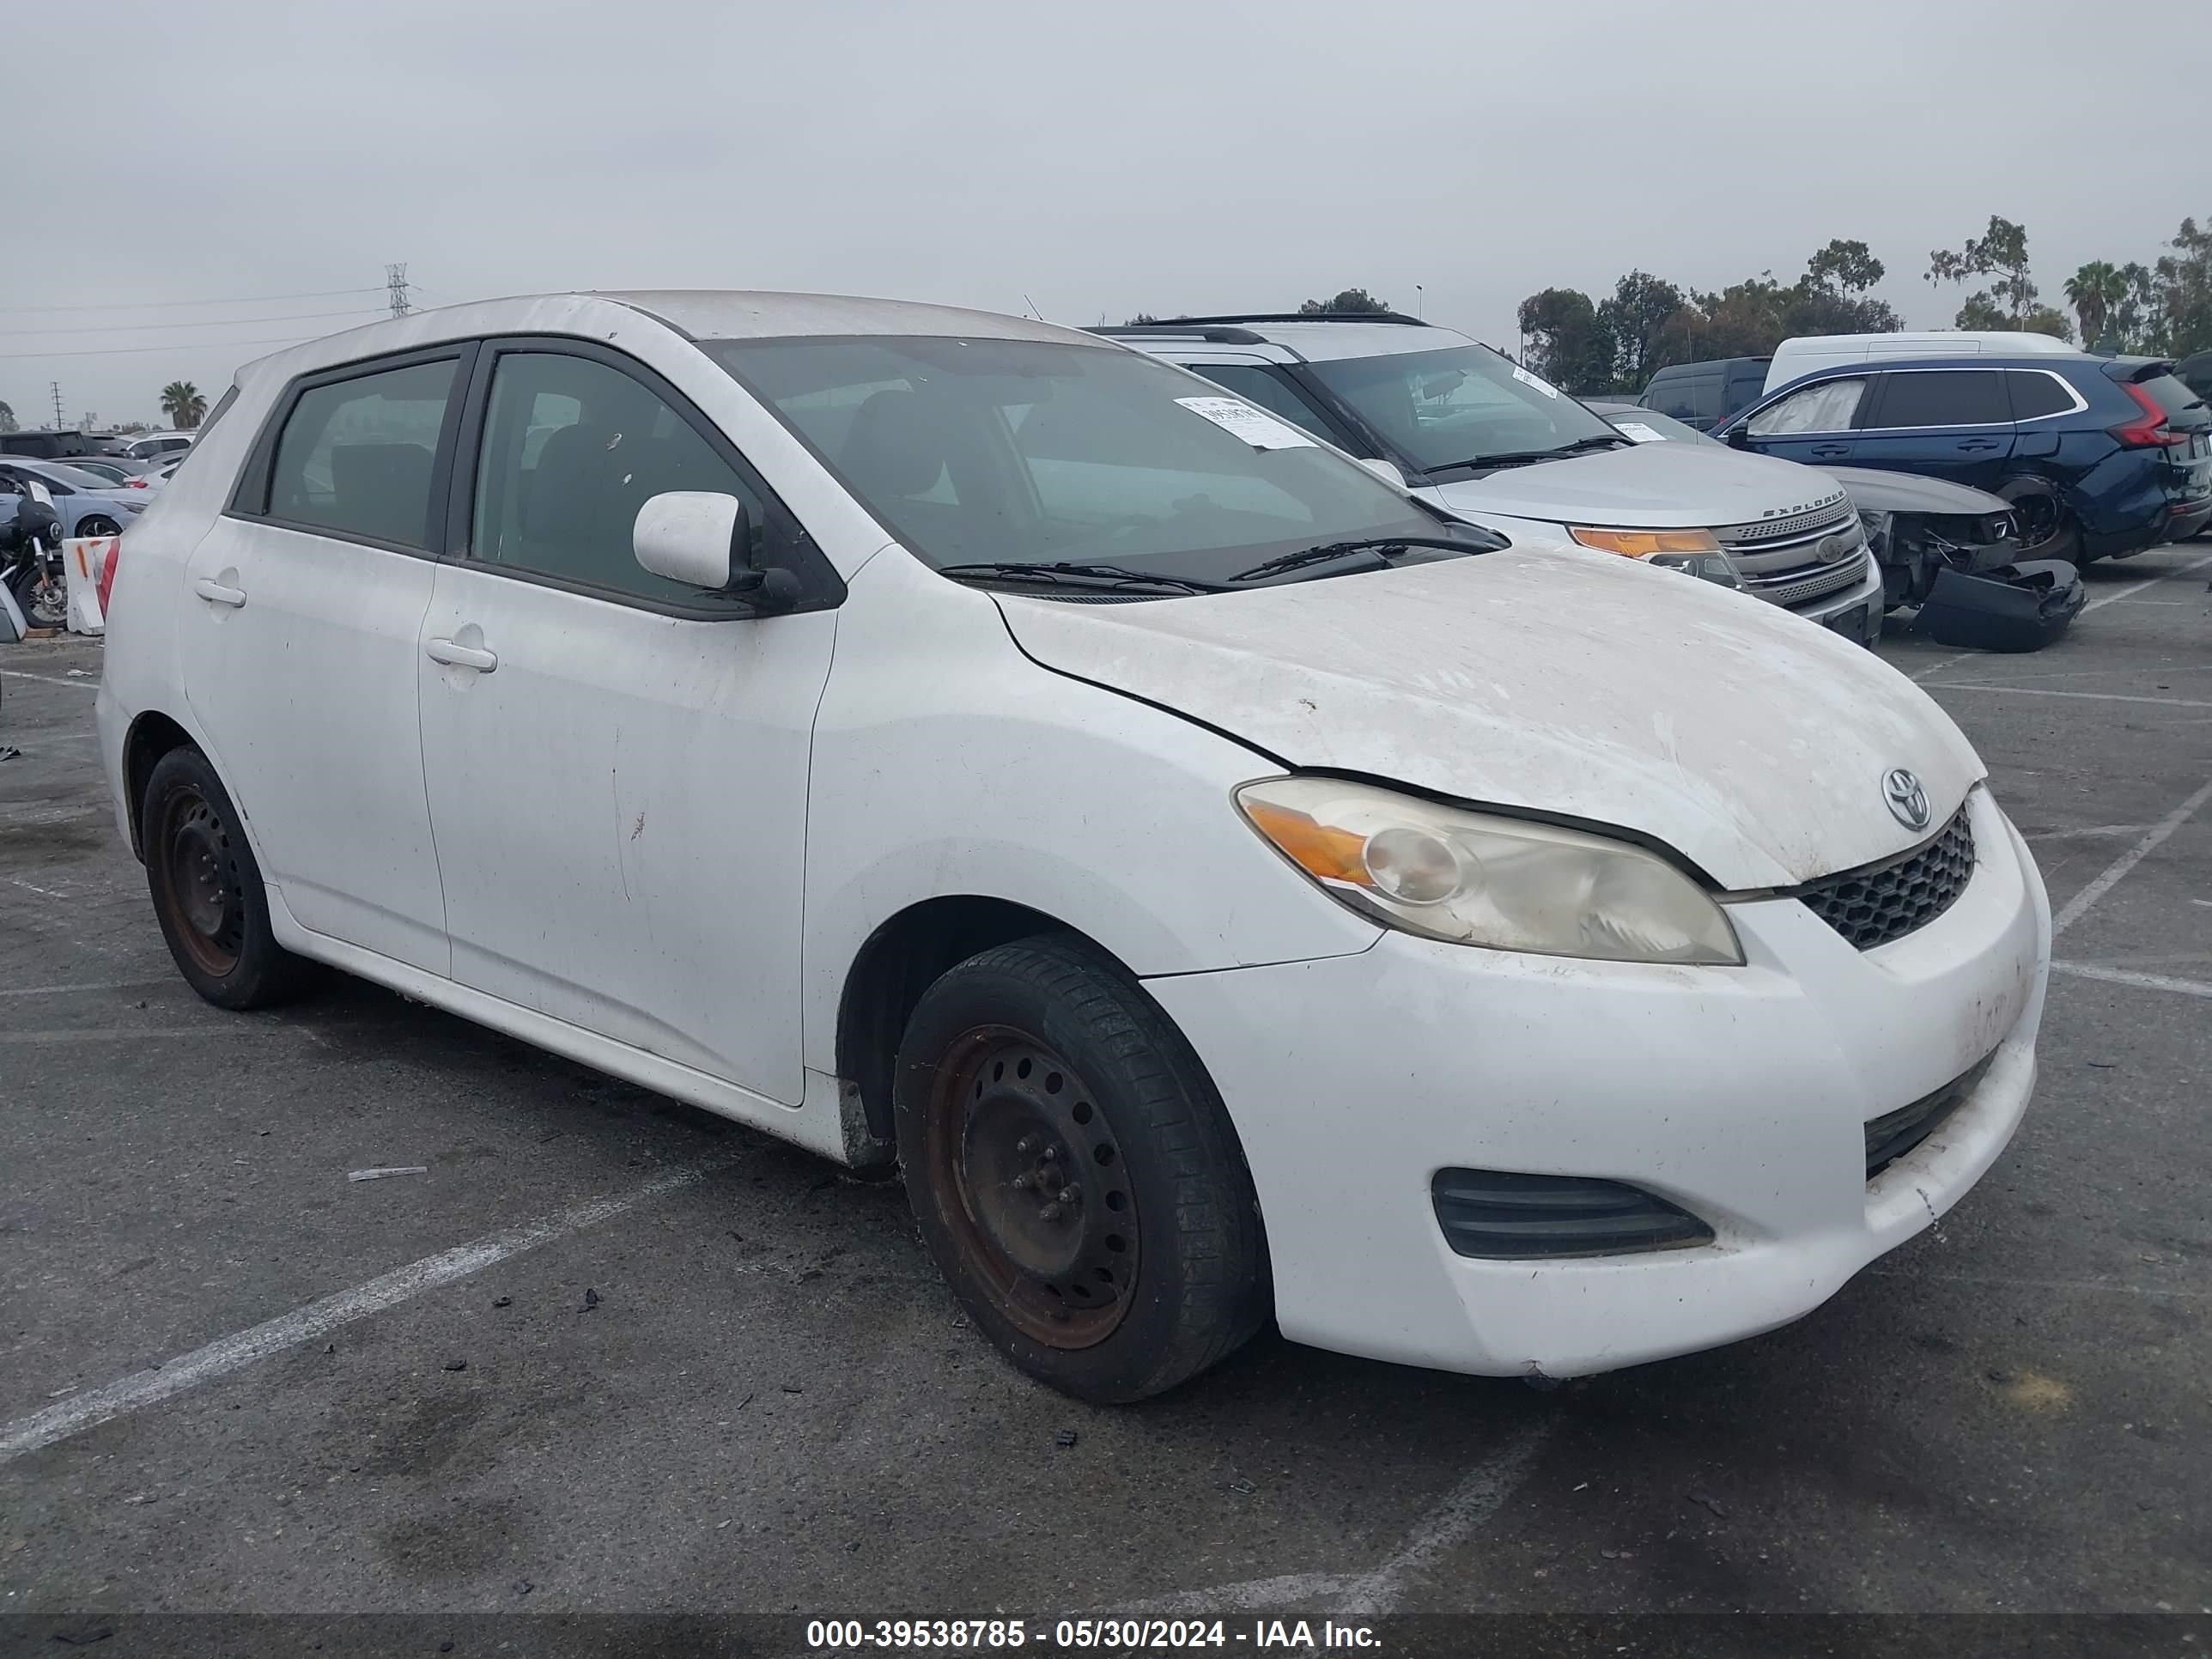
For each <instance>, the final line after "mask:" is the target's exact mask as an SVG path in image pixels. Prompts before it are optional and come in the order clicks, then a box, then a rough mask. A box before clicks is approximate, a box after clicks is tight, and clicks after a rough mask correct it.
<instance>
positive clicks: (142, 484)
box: [124, 478, 152, 489]
mask: <svg viewBox="0 0 2212 1659" xmlns="http://www.w3.org/2000/svg"><path fill="white" fill-rule="evenodd" d="M124 488H125V489H150V488H152V486H151V485H149V483H147V482H146V481H145V480H144V479H143V478H133V479H131V482H130V483H126V484H125V485H124Z"/></svg>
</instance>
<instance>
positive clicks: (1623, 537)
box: [1567, 525, 1721, 559]
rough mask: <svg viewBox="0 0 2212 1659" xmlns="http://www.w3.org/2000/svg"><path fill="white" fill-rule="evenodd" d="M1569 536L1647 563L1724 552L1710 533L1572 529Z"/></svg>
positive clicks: (1579, 527)
mask: <svg viewBox="0 0 2212 1659" xmlns="http://www.w3.org/2000/svg"><path fill="white" fill-rule="evenodd" d="M1567 533H1568V534H1569V535H1570V536H1572V537H1573V538H1575V539H1576V540H1577V541H1578V542H1580V543H1581V544H1583V546H1584V547H1595V548H1596V549H1597V550H1599V551H1600V552H1601V553H1620V554H1625V555H1626V556H1628V557H1630V558H1632V559H1648V558H1650V556H1652V555H1653V554H1654V553H1717V552H1719V551H1720V549H1721V544H1720V543H1718V542H1717V541H1716V540H1714V539H1713V532H1711V531H1710V530H1593V529H1591V528H1590V527H1589V526H1587V525H1571V526H1568V529H1567Z"/></svg>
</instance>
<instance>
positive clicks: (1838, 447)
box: [1813, 444, 1851, 461]
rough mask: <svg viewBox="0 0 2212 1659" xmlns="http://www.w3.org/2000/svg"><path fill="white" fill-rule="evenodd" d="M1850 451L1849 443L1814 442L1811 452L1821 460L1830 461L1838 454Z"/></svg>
mask: <svg viewBox="0 0 2212 1659" xmlns="http://www.w3.org/2000/svg"><path fill="white" fill-rule="evenodd" d="M1813 453H1814V454H1815V455H1817V456H1819V457H1820V459H1822V460H1830V461H1832V460H1833V459H1835V458H1836V457H1837V456H1838V455H1848V454H1850V453H1851V447H1850V445H1849V444H1814V446H1813Z"/></svg>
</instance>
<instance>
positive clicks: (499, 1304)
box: [491, 1296, 514, 1308]
mask: <svg viewBox="0 0 2212 1659" xmlns="http://www.w3.org/2000/svg"><path fill="white" fill-rule="evenodd" d="M491 1305H492V1306H493V1307H495V1308H512V1307H513V1305H514V1298H513V1297H511V1296H495V1297H492V1299H491Z"/></svg>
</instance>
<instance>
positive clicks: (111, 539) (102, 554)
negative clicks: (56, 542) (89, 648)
mask: <svg viewBox="0 0 2212 1659" xmlns="http://www.w3.org/2000/svg"><path fill="white" fill-rule="evenodd" d="M120 540H122V538H121V537H119V536H73V537H71V538H70V539H69V540H67V541H65V542H64V543H63V544H62V570H63V573H64V574H65V575H66V576H67V577H68V578H69V631H70V633H72V634H105V633H106V631H107V613H106V609H105V608H104V607H103V606H102V605H101V603H100V601H101V599H103V598H104V597H105V595H106V592H107V583H106V574H107V562H108V560H109V559H110V558H112V556H114V553H115V544H116V543H118V541H120Z"/></svg>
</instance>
